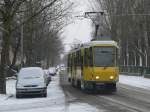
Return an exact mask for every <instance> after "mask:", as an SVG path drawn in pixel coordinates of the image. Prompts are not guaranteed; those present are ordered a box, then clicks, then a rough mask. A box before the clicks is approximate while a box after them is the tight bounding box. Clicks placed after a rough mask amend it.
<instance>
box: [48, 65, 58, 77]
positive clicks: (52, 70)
mask: <svg viewBox="0 0 150 112" xmlns="http://www.w3.org/2000/svg"><path fill="white" fill-rule="evenodd" d="M48 71H49V74H50V75H52V76H54V75H56V68H55V67H49V69H48Z"/></svg>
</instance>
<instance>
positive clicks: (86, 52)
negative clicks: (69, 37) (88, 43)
mask: <svg viewBox="0 0 150 112" xmlns="http://www.w3.org/2000/svg"><path fill="white" fill-rule="evenodd" d="M84 65H85V66H88V48H85V50H84Z"/></svg>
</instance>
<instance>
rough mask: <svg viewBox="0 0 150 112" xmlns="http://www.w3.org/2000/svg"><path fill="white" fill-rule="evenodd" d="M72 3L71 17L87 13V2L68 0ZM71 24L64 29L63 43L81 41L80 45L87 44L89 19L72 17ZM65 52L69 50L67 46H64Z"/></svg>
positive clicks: (90, 24) (89, 27) (90, 29)
mask: <svg viewBox="0 0 150 112" xmlns="http://www.w3.org/2000/svg"><path fill="white" fill-rule="evenodd" d="M70 1H72V2H74V6H75V8H74V10H73V11H74V13H73V16H79V15H82V14H84V12H87V11H89V3H88V0H70ZM73 21H74V22H73V23H71V24H70V25H68V26H67V27H65V28H64V29H63V30H64V33H63V34H62V37H63V38H65V39H64V43H73V42H74V41H81V42H82V43H84V42H88V41H90V39H91V32H92V30H93V29H92V21H91V20H90V19H86V18H85V19H81V18H77V17H73ZM65 48H66V50H69V45H66V46H65Z"/></svg>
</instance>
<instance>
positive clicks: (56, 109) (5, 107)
mask: <svg viewBox="0 0 150 112" xmlns="http://www.w3.org/2000/svg"><path fill="white" fill-rule="evenodd" d="M47 92H48V96H47V98H38V97H36V98H21V99H16V97H15V80H8V81H7V95H0V112H5V111H9V112H42V111H43V112H98V109H97V108H96V107H93V106H91V105H89V104H86V103H80V102H76V103H71V104H69V105H68V104H67V103H66V101H65V95H64V93H63V91H62V89H61V87H60V85H59V76H58V75H57V76H55V77H53V78H52V82H51V83H50V84H49V86H48V91H47ZM9 96H11V97H9Z"/></svg>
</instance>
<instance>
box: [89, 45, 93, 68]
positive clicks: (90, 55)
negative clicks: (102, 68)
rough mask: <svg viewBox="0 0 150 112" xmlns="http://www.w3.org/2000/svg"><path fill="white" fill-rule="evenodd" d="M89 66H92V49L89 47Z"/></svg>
mask: <svg viewBox="0 0 150 112" xmlns="http://www.w3.org/2000/svg"><path fill="white" fill-rule="evenodd" d="M89 65H90V66H93V51H92V47H90V49H89Z"/></svg>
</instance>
